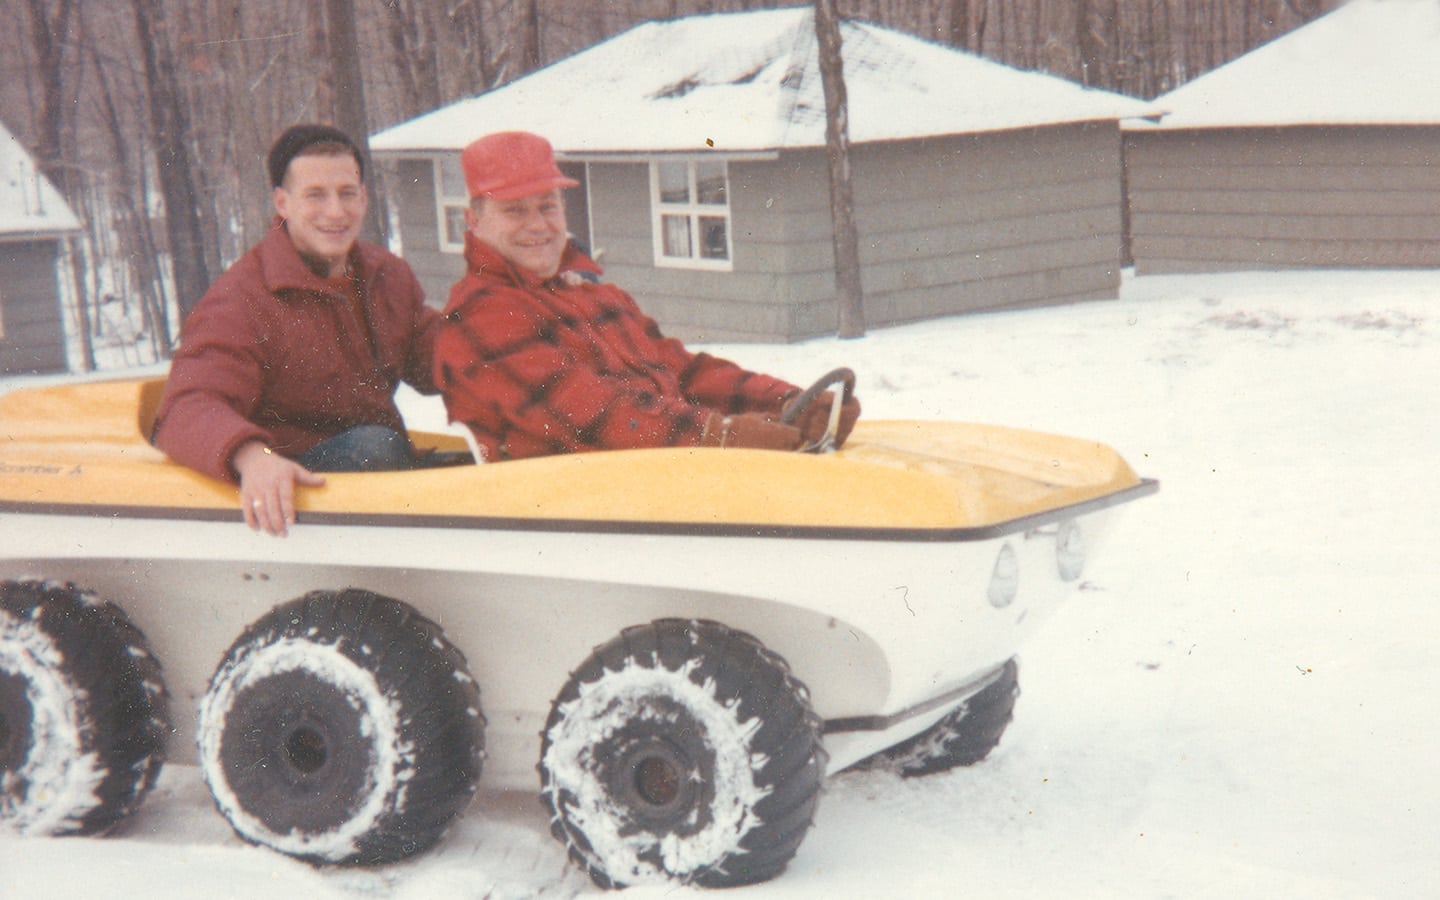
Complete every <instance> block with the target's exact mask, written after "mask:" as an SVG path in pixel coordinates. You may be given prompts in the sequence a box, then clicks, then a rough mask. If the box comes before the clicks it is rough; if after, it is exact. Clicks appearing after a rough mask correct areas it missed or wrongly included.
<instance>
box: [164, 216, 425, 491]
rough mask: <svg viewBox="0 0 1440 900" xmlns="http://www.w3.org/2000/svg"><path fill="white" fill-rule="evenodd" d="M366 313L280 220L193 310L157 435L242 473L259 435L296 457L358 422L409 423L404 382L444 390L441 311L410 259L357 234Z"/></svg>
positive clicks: (174, 452) (190, 460)
mask: <svg viewBox="0 0 1440 900" xmlns="http://www.w3.org/2000/svg"><path fill="white" fill-rule="evenodd" d="M351 252H352V256H351V260H352V266H353V267H354V268H355V270H356V271H357V273H358V281H359V284H360V286H361V289H360V296H361V298H362V303H363V305H364V308H365V316H364V319H365V320H364V321H361V320H359V319H358V318H357V316H356V311H355V309H354V308H353V306H352V304H351V301H350V300H349V298H348V297H347V296H346V294H345V292H344V291H343V290H338V289H337V288H336V286H335V285H334V284H333V283H330V282H327V280H326V279H323V278H320V277H319V276H317V275H315V274H314V273H312V272H311V271H310V270H309V269H307V268H306V267H305V265H304V263H303V262H302V261H301V260H300V257H299V255H298V254H297V253H296V252H295V247H294V244H292V243H291V241H290V237H289V235H288V234H286V232H285V230H284V227H283V225H282V224H281V222H280V220H279V219H278V218H277V219H276V222H275V224H274V225H273V226H272V227H271V229H270V232H269V233H268V234H267V235H266V236H265V237H264V238H263V239H262V240H261V241H260V242H259V243H257V244H256V245H255V246H254V247H252V248H251V249H250V250H249V252H247V253H246V254H245V255H244V256H242V257H241V258H240V259H239V260H237V261H236V262H235V264H234V265H232V266H231V267H230V268H229V269H227V270H226V271H225V273H224V274H223V275H221V276H220V278H218V279H217V280H216V281H215V283H214V284H213V285H212V286H211V288H210V290H208V291H207V292H206V293H205V296H204V297H202V298H201V300H200V302H199V304H197V305H196V307H195V309H194V310H193V311H192V312H191V313H190V315H189V317H188V318H187V319H186V320H185V325H184V328H183V330H182V333H181V338H180V346H179V348H178V349H177V350H176V352H175V357H174V359H173V360H172V362H171V365H170V376H169V379H168V380H167V381H166V384H165V395H164V398H163V399H162V401H161V404H160V410H159V414H158V416H157V418H156V425H155V431H154V434H153V437H154V441H155V444H156V446H158V447H159V448H160V449H162V450H164V451H165V452H166V453H167V454H169V455H170V456H171V458H173V459H175V460H176V461H177V462H180V463H183V464H185V465H187V466H190V467H191V468H194V469H197V470H199V471H201V472H204V473H205V474H207V475H211V476H214V477H216V478H222V479H228V480H233V479H234V477H235V475H234V472H233V471H232V469H231V468H230V457H231V455H232V454H233V453H234V452H235V450H236V449H237V448H238V447H239V446H240V445H241V444H242V443H244V442H246V441H248V440H251V439H252V438H259V439H261V440H264V441H266V442H267V443H269V444H270V446H272V447H274V448H275V449H276V450H278V451H280V452H281V453H284V454H286V455H287V456H296V455H299V454H301V453H303V452H305V451H306V450H308V449H309V448H311V447H313V446H314V445H315V444H317V443H319V442H320V441H321V440H323V439H325V438H326V437H329V436H331V435H334V434H337V433H339V432H340V431H344V430H345V429H347V428H352V427H354V426H356V425H385V426H387V427H390V428H395V429H397V430H400V429H403V427H404V426H403V422H402V420H401V417H400V412H399V410H398V409H397V408H396V406H395V399H394V395H395V388H396V386H397V385H398V383H399V382H400V381H405V382H406V383H408V384H410V385H412V386H413V387H415V388H416V389H417V390H419V391H421V392H422V393H431V394H433V393H435V385H434V382H433V380H432V372H433V369H434V364H433V356H432V351H433V349H434V341H435V334H436V332H437V331H438V327H439V324H440V315H439V313H438V312H437V311H436V310H434V309H432V308H430V307H427V306H426V305H425V302H424V292H423V291H422V289H421V287H420V283H419V282H418V281H417V280H416V278H415V274H414V273H413V272H412V271H411V270H410V267H409V265H407V264H406V263H405V262H404V261H403V260H402V259H400V258H399V257H397V256H395V255H394V254H392V253H390V252H389V251H387V250H385V249H383V248H381V247H377V246H375V245H373V244H367V243H363V242H360V243H357V244H356V247H355V249H354V250H353V251H351Z"/></svg>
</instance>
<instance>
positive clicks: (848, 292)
mask: <svg viewBox="0 0 1440 900" xmlns="http://www.w3.org/2000/svg"><path fill="white" fill-rule="evenodd" d="M815 35H816V38H817V40H818V43H819V45H820V83H821V85H822V87H823V89H824V92H825V155H826V156H827V157H828V158H829V160H830V219H831V221H832V223H833V224H834V229H835V289H836V305H837V307H838V309H837V311H838V313H839V328H838V331H837V333H838V334H839V336H840V337H842V338H857V337H863V336H864V334H865V295H864V293H863V292H862V290H861V283H860V236H859V232H858V229H857V228H856V227H855V201H854V189H853V187H852V186H851V183H850V126H849V111H848V108H847V101H846V95H845V63H844V55H843V53H842V51H841V37H840V20H839V17H838V16H837V14H836V12H835V0H815Z"/></svg>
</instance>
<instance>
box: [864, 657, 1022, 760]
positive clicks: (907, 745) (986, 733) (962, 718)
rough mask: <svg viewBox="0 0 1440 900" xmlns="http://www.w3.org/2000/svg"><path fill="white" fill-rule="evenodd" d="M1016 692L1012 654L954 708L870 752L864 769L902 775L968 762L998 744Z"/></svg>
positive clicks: (1008, 721) (1017, 668)
mask: <svg viewBox="0 0 1440 900" xmlns="http://www.w3.org/2000/svg"><path fill="white" fill-rule="evenodd" d="M1019 696H1020V681H1019V667H1018V665H1017V664H1016V662H1015V660H1014V659H1011V660H1009V661H1008V662H1006V663H1005V665H1004V667H1002V668H1001V670H1000V673H999V675H997V676H996V678H995V680H994V681H991V682H990V683H989V684H988V685H986V686H985V688H984V689H983V690H981V691H980V692H979V693H977V694H976V695H975V696H973V697H971V698H970V699H969V700H966V701H965V702H964V703H962V704H961V705H960V706H959V707H958V708H957V709H956V710H955V711H954V712H952V713H950V714H949V715H947V716H945V718H943V719H941V720H940V721H938V722H936V723H935V724H934V725H931V726H930V727H929V728H927V729H926V730H925V731H922V732H920V733H919V734H917V735H915V736H914V737H912V738H910V739H909V740H906V741H902V742H900V743H899V744H896V745H895V746H893V747H891V748H889V749H887V750H883V751H881V752H880V753H878V754H876V755H875V756H872V757H870V759H869V760H867V761H866V762H865V763H864V764H863V765H864V767H866V768H885V769H890V770H893V771H895V772H898V773H900V774H901V775H902V776H904V777H906V778H913V777H916V776H919V775H933V774H935V773H936V772H944V771H945V770H947V769H953V768H956V767H957V766H973V765H975V764H976V763H978V762H980V761H981V760H983V759H984V758H985V757H987V756H989V755H990V751H992V750H994V749H995V747H996V746H997V745H999V743H1000V736H1001V735H1003V734H1004V733H1005V729H1006V727H1007V726H1008V725H1009V724H1010V720H1011V719H1012V718H1014V713H1015V700H1016V698H1017V697H1019Z"/></svg>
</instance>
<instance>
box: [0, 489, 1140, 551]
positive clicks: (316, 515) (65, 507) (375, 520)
mask: <svg viewBox="0 0 1440 900" xmlns="http://www.w3.org/2000/svg"><path fill="white" fill-rule="evenodd" d="M1159 489H1160V483H1159V482H1158V481H1156V480H1154V479H1152V478H1145V479H1142V480H1141V481H1140V483H1139V484H1136V485H1134V486H1132V487H1129V488H1126V489H1124V490H1122V491H1116V492H1114V493H1112V494H1105V495H1104V496H1101V497H1095V498H1092V499H1090V500H1084V501H1081V502H1080V503H1072V504H1070V505H1068V506H1060V507H1056V508H1055V509H1050V510H1045V511H1044V512H1039V513H1035V514H1033V515H1029V516H1020V517H1019V518H1015V519H1008V520H1006V521H1004V522H998V523H996V524H994V525H984V526H980V527H976V528H864V527H855V526H811V525H740V524H721V523H708V522H642V521H636V522H629V521H624V520H619V519H603V520H595V519H529V518H521V517H502V516H465V515H406V514H399V513H332V512H304V513H301V514H300V522H301V523H304V524H311V525H333V526H343V527H369V528H437V529H452V530H470V531H535V532H549V533H556V532H576V533H581V534H636V535H673V536H677V537H680V536H686V537H691V536H693V537H748V538H755V537H760V538H786V539H808V540H860V541H909V542H915V541H937V542H967V541H985V540H992V539H994V538H997V537H1004V536H1006V535H1010V534H1017V533H1019V532H1023V531H1030V530H1032V529H1035V528H1039V527H1040V526H1042V525H1048V524H1050V523H1052V522H1056V521H1059V520H1062V519H1069V518H1074V517H1075V516H1081V515H1085V514H1087V513H1092V512H1097V511H1099V510H1102V509H1106V508H1108V507H1111V506H1118V505H1119V504H1121V503H1128V502H1130V501H1131V500H1138V499H1139V498H1141V497H1146V496H1149V495H1150V494H1153V493H1155V492H1156V491H1158V490H1159ZM4 513H15V514H21V515H54V516H75V515H81V516H89V517H93V518H104V519H140V520H147V519H148V520H154V519H172V520H178V521H189V522H236V521H239V518H240V514H239V512H238V511H235V510H230V509H193V508H187V507H163V506H129V505H112V506H104V505H90V504H78V503H76V504H65V503H30V502H23V501H20V502H17V501H9V500H0V514H4Z"/></svg>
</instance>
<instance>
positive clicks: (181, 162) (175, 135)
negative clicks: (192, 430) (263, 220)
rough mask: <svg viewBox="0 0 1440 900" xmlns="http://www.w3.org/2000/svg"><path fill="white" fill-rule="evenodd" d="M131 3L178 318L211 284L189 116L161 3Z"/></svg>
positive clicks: (190, 307)
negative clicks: (147, 88)
mask: <svg viewBox="0 0 1440 900" xmlns="http://www.w3.org/2000/svg"><path fill="white" fill-rule="evenodd" d="M131 6H132V7H133V8H134V11H135V28H136V31H137V35H138V37H139V40H140V55H141V59H142V60H143V62H144V66H145V80H146V82H147V83H148V84H149V85H150V124H151V128H152V130H153V131H154V134H155V152H156V161H157V164H158V165H159V170H160V194H161V196H162V197H164V199H165V233H166V236H167V237H168V238H169V239H170V266H171V268H172V270H173V271H174V273H175V294H176V297H177V298H178V299H179V303H180V311H181V315H182V316H183V315H184V314H186V313H188V312H189V311H190V310H191V309H192V308H193V307H194V306H195V304H196V303H198V302H199V300H200V297H201V296H202V295H203V294H204V293H205V290H206V289H207V288H208V287H209V286H210V273H209V271H208V270H207V268H206V265H205V251H204V246H205V243H204V239H203V237H202V235H201V231H200V215H199V212H198V210H197V209H196V208H195V203H196V197H197V196H198V192H197V191H196V190H195V181H194V161H193V157H192V156H191V153H190V120H189V114H188V112H187V110H186V107H185V105H184V104H183V103H182V102H181V99H182V93H181V90H180V82H179V78H178V77H177V75H176V72H175V62H174V59H173V58H172V56H171V48H170V34H169V31H168V29H167V27H166V23H165V7H164V4H161V3H151V2H150V0H131Z"/></svg>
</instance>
